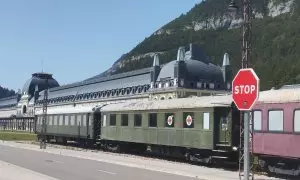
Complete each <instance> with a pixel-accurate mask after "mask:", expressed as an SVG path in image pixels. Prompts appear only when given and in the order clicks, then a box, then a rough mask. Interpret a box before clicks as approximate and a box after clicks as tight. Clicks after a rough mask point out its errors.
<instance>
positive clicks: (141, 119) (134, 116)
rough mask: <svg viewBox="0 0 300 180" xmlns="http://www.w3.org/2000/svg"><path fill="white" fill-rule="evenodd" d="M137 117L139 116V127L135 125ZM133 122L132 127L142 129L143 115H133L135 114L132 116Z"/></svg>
mask: <svg viewBox="0 0 300 180" xmlns="http://www.w3.org/2000/svg"><path fill="white" fill-rule="evenodd" d="M137 115H139V116H140V119H139V120H140V125H137V123H136V122H137V120H138V119H137V118H136V117H137ZM133 121H134V122H133V123H134V124H133V126H134V127H137V128H139V127H142V125H143V115H142V114H141V113H135V114H134V115H133Z"/></svg>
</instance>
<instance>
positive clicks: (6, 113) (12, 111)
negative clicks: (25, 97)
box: [0, 109, 16, 118]
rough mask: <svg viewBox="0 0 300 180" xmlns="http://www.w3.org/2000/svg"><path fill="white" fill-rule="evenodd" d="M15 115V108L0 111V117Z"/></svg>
mask: <svg viewBox="0 0 300 180" xmlns="http://www.w3.org/2000/svg"><path fill="white" fill-rule="evenodd" d="M15 115H16V109H8V110H1V111H0V118H8V117H11V116H15Z"/></svg>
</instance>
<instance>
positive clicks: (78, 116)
mask: <svg viewBox="0 0 300 180" xmlns="http://www.w3.org/2000/svg"><path fill="white" fill-rule="evenodd" d="M81 116H82V115H81V114H78V115H77V126H81V125H82V122H81Z"/></svg>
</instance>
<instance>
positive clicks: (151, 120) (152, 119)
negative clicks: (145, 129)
mask: <svg viewBox="0 0 300 180" xmlns="http://www.w3.org/2000/svg"><path fill="white" fill-rule="evenodd" d="M148 117H149V127H157V114H156V113H150V114H149V115H148Z"/></svg>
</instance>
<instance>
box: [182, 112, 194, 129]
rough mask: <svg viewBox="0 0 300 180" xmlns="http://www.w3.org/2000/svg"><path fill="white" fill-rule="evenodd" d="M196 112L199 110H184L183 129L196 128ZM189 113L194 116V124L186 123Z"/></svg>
mask: <svg viewBox="0 0 300 180" xmlns="http://www.w3.org/2000/svg"><path fill="white" fill-rule="evenodd" d="M196 113H197V112H192V111H186V112H185V111H183V112H182V121H183V126H182V128H183V129H194V128H195V116H196ZM187 114H188V115H190V116H192V120H193V121H192V124H191V125H190V126H188V125H187V124H186V118H187Z"/></svg>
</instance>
